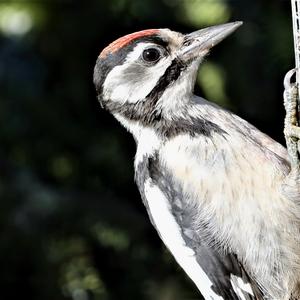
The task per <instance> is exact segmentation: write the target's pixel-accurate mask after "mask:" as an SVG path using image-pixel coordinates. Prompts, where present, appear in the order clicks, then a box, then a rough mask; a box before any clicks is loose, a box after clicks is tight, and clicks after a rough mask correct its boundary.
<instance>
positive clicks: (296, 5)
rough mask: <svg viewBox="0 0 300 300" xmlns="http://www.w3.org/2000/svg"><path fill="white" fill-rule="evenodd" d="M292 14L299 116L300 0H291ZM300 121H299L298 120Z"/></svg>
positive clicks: (299, 110)
mask: <svg viewBox="0 0 300 300" xmlns="http://www.w3.org/2000/svg"><path fill="white" fill-rule="evenodd" d="M291 4H292V16H293V35H294V51H295V67H296V82H295V84H296V87H297V90H298V101H297V102H298V109H297V111H298V116H297V119H298V121H299V112H300V102H299V82H300V0H291ZM298 123H299V122H298Z"/></svg>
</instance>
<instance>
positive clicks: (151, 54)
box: [142, 48, 160, 63]
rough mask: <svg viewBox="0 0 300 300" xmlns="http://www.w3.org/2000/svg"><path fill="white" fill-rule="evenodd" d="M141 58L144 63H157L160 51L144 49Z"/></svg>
mask: <svg viewBox="0 0 300 300" xmlns="http://www.w3.org/2000/svg"><path fill="white" fill-rule="evenodd" d="M142 58H143V60H144V61H146V62H152V63H153V62H157V61H158V60H159V58H160V51H159V50H158V49H156V48H148V49H145V50H144V51H143V54H142Z"/></svg>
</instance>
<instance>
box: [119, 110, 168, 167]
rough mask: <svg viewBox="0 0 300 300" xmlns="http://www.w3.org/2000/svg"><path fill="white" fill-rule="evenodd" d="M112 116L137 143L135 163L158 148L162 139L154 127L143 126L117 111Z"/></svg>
mask: <svg viewBox="0 0 300 300" xmlns="http://www.w3.org/2000/svg"><path fill="white" fill-rule="evenodd" d="M114 116H115V118H116V119H117V120H118V121H119V122H120V123H121V124H122V125H123V126H124V127H125V128H126V129H127V130H128V131H129V132H130V133H132V135H133V136H134V139H135V141H136V144H137V151H136V155H135V162H134V163H135V165H137V164H138V163H139V162H141V161H142V160H143V158H144V157H145V156H152V155H153V154H154V152H155V150H157V149H159V147H160V145H161V143H162V139H161V138H160V137H159V136H158V134H157V133H156V132H155V130H154V129H152V128H150V127H146V126H143V125H141V124H139V122H138V121H131V120H128V119H126V118H125V117H123V116H121V115H120V114H117V113H116V114H114Z"/></svg>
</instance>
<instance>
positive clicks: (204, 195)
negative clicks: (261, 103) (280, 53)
mask: <svg viewBox="0 0 300 300" xmlns="http://www.w3.org/2000/svg"><path fill="white" fill-rule="evenodd" d="M241 24H242V23H241V22H234V23H228V24H223V25H217V26H213V27H209V28H205V29H201V30H198V31H196V32H193V33H191V34H186V35H183V34H181V33H178V32H174V31H171V30H168V29H150V30H144V31H140V32H136V33H133V34H129V35H126V36H124V37H121V38H119V39H117V40H116V41H115V42H113V43H111V44H110V45H109V46H108V47H106V48H105V49H104V50H103V51H102V52H101V53H100V55H99V57H98V59H97V62H96V66H95V70H94V83H95V86H96V91H97V95H98V99H99V101H100V103H101V105H102V107H104V108H105V109H107V110H108V111H109V112H111V113H112V114H113V115H114V116H115V117H116V118H117V119H118V120H119V121H120V123H121V124H122V125H123V126H124V127H125V128H126V129H127V130H128V131H130V132H131V133H132V134H133V136H134V138H135V141H136V144H137V152H136V156H135V162H134V164H135V180H136V183H137V185H138V188H139V191H140V193H141V197H142V200H143V202H144V204H145V206H146V208H147V211H148V213H149V216H150V219H151V222H152V224H153V225H154V227H155V228H156V230H157V231H158V234H159V235H160V237H161V239H162V241H163V242H164V243H165V245H166V246H167V248H168V249H169V250H170V252H171V253H172V254H173V256H174V257H175V259H176V260H177V262H178V263H179V264H180V265H181V267H182V268H183V269H184V271H185V272H186V273H187V275H188V276H189V277H190V278H191V279H192V280H193V282H194V283H195V284H196V286H197V287H198V289H199V291H200V292H201V293H202V295H203V296H204V298H205V299H224V300H231V299H233V300H237V299H246V300H250V299H251V300H253V299H278V300H279V299H280V300H281V299H282V300H283V299H300V297H299V285H300V232H299V230H300V201H299V200H300V188H299V182H300V180H299V168H298V169H297V167H296V166H294V167H293V165H292V166H291V164H290V162H289V157H288V152H287V151H286V149H285V148H284V147H283V146H281V145H280V144H278V143H277V142H275V141H274V140H272V139H271V138H270V137H268V136H267V135H265V134H263V133H261V132H260V131H259V130H257V129H256V128H255V127H253V126H252V125H250V124H249V123H248V122H246V121H245V120H243V119H241V118H239V117H238V116H236V115H234V114H232V113H230V112H228V111H227V110H224V109H222V108H220V107H219V106H217V105H216V104H212V103H210V102H208V101H206V100H205V99H203V98H200V97H197V96H195V95H194V94H193V88H194V84H195V79H196V75H197V71H198V67H199V65H200V63H201V61H202V60H203V58H204V57H205V56H206V55H207V54H208V52H209V50H210V49H211V48H212V47H213V46H215V45H216V44H218V43H219V42H220V41H222V40H223V39H224V38H225V37H227V36H228V35H229V34H231V33H232V32H233V31H235V30H236V29H237V28H238V27H239V26H240V25H241ZM289 138H291V136H289Z"/></svg>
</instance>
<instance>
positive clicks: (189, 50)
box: [178, 22, 243, 61]
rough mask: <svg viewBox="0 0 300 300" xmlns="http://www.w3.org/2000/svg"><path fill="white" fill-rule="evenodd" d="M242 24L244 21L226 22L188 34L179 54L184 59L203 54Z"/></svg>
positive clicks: (187, 59)
mask: <svg viewBox="0 0 300 300" xmlns="http://www.w3.org/2000/svg"><path fill="white" fill-rule="evenodd" d="M242 24H243V22H232V23H226V24H221V25H216V26H211V27H207V28H204V29H200V30H197V31H194V32H192V33H190V34H187V35H185V37H184V42H183V46H182V48H181V49H180V51H179V54H178V56H179V57H180V58H181V59H182V60H184V61H189V60H191V59H194V58H196V57H199V56H203V55H205V54H207V53H208V52H209V50H210V49H211V48H212V47H214V46H215V45H217V44H219V43H220V42H221V41H222V40H223V39H225V38H226V37H227V36H229V35H230V34H231V33H233V32H234V31H235V30H236V29H237V28H238V27H240V26H241V25H242Z"/></svg>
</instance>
